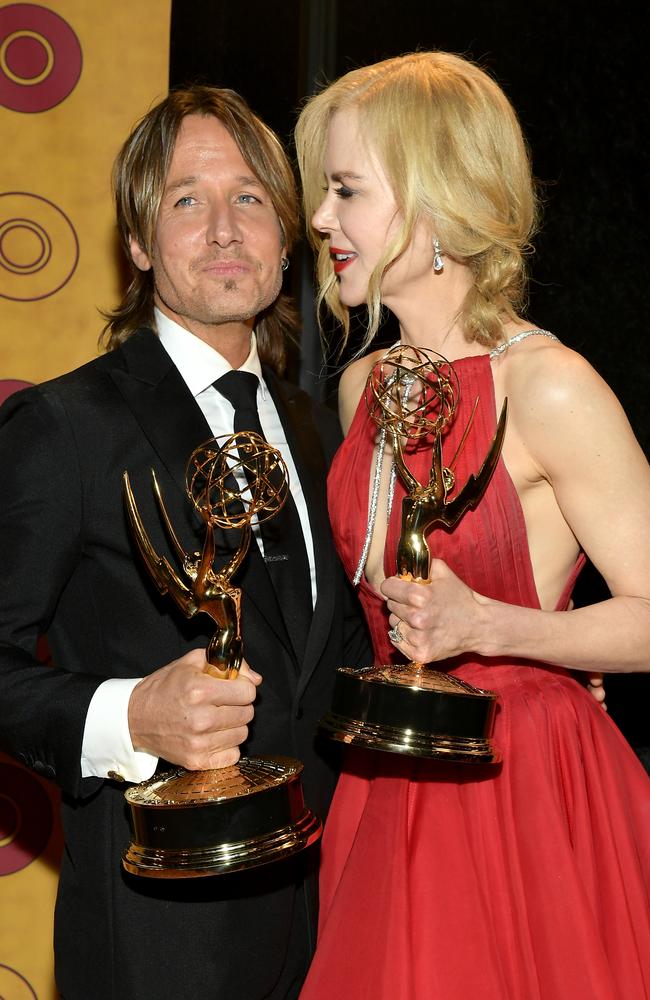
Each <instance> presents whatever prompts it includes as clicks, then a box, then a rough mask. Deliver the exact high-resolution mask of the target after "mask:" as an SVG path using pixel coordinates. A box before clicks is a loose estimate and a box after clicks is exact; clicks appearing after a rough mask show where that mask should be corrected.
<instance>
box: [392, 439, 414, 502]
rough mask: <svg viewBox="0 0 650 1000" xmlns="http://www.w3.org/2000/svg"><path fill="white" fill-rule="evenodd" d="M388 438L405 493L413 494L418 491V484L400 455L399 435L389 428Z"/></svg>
mask: <svg viewBox="0 0 650 1000" xmlns="http://www.w3.org/2000/svg"><path fill="white" fill-rule="evenodd" d="M390 436H391V439H392V445H393V461H394V462H395V465H396V466H397V469H398V471H399V474H400V476H401V477H402V480H403V482H404V485H405V486H406V492H407V493H415V491H416V490H419V489H420V484H419V482H418V481H417V479H416V478H415V476H414V475H413V473H412V472H411V470H410V469H409V467H408V466H407V464H406V462H405V461H404V456H403V455H402V444H401V442H400V439H399V433H398V431H397V429H396V428H395V427H391V428H390Z"/></svg>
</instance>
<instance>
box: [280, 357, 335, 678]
mask: <svg viewBox="0 0 650 1000" xmlns="http://www.w3.org/2000/svg"><path fill="white" fill-rule="evenodd" d="M264 379H265V381H266V384H267V385H268V387H269V391H270V393H271V395H272V397H273V401H274V403H275V406H276V409H277V411H278V414H279V416H280V420H281V422H282V426H283V428H284V432H285V434H286V438H287V443H288V445H289V449H290V451H291V454H292V456H293V460H294V462H295V464H296V469H297V471H298V477H299V479H300V483H301V485H302V490H303V493H304V497H305V503H306V505H307V513H308V515H309V526H310V528H311V536H312V541H313V545H314V560H315V563H316V593H317V598H316V607H315V608H314V614H313V618H312V623H311V628H310V630H309V635H308V637H307V646H306V650H305V658H304V667H303V670H302V672H301V675H300V679H299V682H298V694H299V695H300V694H301V693H302V691H303V690H304V689H305V687H306V686H307V683H308V682H309V679H310V677H311V675H312V673H313V671H314V669H315V667H316V664H317V663H318V660H319V658H320V656H321V654H322V652H323V649H324V646H325V643H326V642H327V637H328V634H329V631H330V628H331V623H332V615H333V613H334V566H335V555H334V544H333V542H332V537H331V532H330V526H329V518H328V514H327V503H326V502H325V499H324V498H325V490H326V482H327V467H326V462H325V455H324V452H323V446H322V444H321V441H320V438H319V437H318V434H317V431H316V428H315V426H314V418H313V413H312V410H311V406H310V401H309V398H308V397H306V396H305V394H304V393H303V392H301V391H300V390H299V389H297V388H295V387H294V386H291V385H289V384H288V383H286V382H284V383H281V382H280V380H279V379H278V378H277V376H276V375H275V373H274V372H273V371H272V370H271V369H268V368H266V367H265V368H264Z"/></svg>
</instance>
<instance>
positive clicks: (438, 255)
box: [433, 239, 445, 274]
mask: <svg viewBox="0 0 650 1000" xmlns="http://www.w3.org/2000/svg"><path fill="white" fill-rule="evenodd" d="M444 268H445V265H444V263H443V260H442V251H441V250H440V240H438V239H435V240H434V241H433V270H434V271H435V272H436V274H440V272H441V271H444Z"/></svg>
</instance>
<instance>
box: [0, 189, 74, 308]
mask: <svg viewBox="0 0 650 1000" xmlns="http://www.w3.org/2000/svg"><path fill="white" fill-rule="evenodd" d="M78 260H79V240H78V239H77V234H76V232H75V229H74V226H73V225H72V223H71V222H70V219H69V218H68V216H67V215H66V214H65V212H63V211H62V210H61V209H60V208H59V207H58V205H55V204H54V202H52V201H48V199H47V198H42V197H41V196H40V195H37V194H28V193H27V192H26V191H10V192H8V193H6V194H0V298H3V299H11V300H12V301H14V302H35V301H36V300H37V299H46V298H47V297H48V296H49V295H54V293H55V292H58V291H59V289H61V288H63V286H64V285H65V284H67V282H68V281H69V280H70V278H71V277H72V275H73V273H74V270H75V268H76V266H77V261H78Z"/></svg>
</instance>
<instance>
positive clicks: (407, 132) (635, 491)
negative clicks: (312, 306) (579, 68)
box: [296, 52, 650, 1000]
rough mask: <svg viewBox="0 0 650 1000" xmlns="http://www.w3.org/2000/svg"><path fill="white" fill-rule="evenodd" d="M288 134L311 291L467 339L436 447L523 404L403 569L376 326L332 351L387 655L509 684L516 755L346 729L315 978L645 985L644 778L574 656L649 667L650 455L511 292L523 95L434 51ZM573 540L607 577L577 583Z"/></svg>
mask: <svg viewBox="0 0 650 1000" xmlns="http://www.w3.org/2000/svg"><path fill="white" fill-rule="evenodd" d="M296 141H297V149H298V157H299V164H300V169H301V173H302V179H303V186H304V191H305V203H306V213H307V214H306V217H307V218H308V219H310V220H311V227H312V238H313V242H314V244H315V247H316V249H317V252H318V270H319V278H320V283H321V291H320V301H321V304H322V303H323V302H324V303H326V304H327V305H328V306H329V307H330V308H331V309H332V311H333V312H334V313H335V315H336V316H337V317H338V318H339V319H340V320H341V321H342V324H343V327H344V331H346V333H347V326H348V310H349V309H350V308H351V307H354V306H358V305H360V304H362V303H364V302H365V303H367V305H368V310H369V326H368V335H367V338H366V343H365V346H366V347H367V346H369V345H370V343H371V341H372V338H373V337H374V335H375V333H376V331H377V327H378V322H379V315H380V309H381V307H382V306H385V307H387V308H388V309H390V310H391V311H392V312H393V313H394V314H395V316H396V317H397V319H398V320H399V324H400V340H401V343H402V344H405V345H413V346H416V347H419V348H429V349H431V350H433V351H436V352H439V353H440V354H442V355H444V357H446V358H447V359H449V361H451V362H452V363H453V365H454V369H455V371H456V373H457V375H458V378H459V381H460V387H461V401H460V406H459V412H458V414H457V417H456V419H455V420H454V422H453V424H452V426H451V428H450V430H449V432H448V434H447V435H446V437H445V439H444V451H445V455H446V456H447V457H448V456H450V455H453V454H454V451H455V449H456V447H457V446H458V443H459V439H460V437H461V435H462V432H463V430H464V428H465V424H466V422H467V418H468V416H469V410H470V409H471V406H472V404H473V401H474V399H475V398H476V397H477V396H479V397H480V402H479V406H478V410H477V413H476V417H475V420H474V423H473V425H472V428H471V431H470V434H469V436H468V438H467V440H466V442H465V444H464V446H463V449H462V452H461V454H460V457H459V458H458V461H457V464H456V468H455V473H456V480H457V482H458V483H459V484H461V485H462V483H463V482H464V481H465V480H466V478H467V476H468V475H469V474H470V473H471V472H475V471H477V469H478V467H479V466H480V464H481V461H482V460H483V458H484V456H485V454H486V451H487V449H488V447H489V444H490V441H491V439H492V436H493V434H494V431H495V424H496V414H497V413H498V412H499V411H500V409H501V405H502V403H503V400H504V399H505V398H506V397H507V399H508V407H509V415H508V425H507V431H506V436H505V441H504V445H503V452H502V457H501V460H500V462H499V464H498V466H497V469H496V472H495V474H494V476H493V478H492V481H491V482H490V485H489V487H488V489H487V491H486V493H485V496H484V497H483V499H482V501H481V502H480V504H479V505H478V507H477V509H476V510H475V511H473V512H471V513H468V514H467V515H466V516H465V517H464V518H463V520H462V521H461V522H460V524H459V525H457V527H456V528H455V529H454V530H453V531H452V532H445V531H441V530H438V531H434V532H433V533H432V534H431V536H430V537H429V545H430V548H431V550H432V556H433V558H432V564H431V583H430V584H429V585H428V586H422V585H421V584H418V583H415V582H412V581H411V582H409V581H406V580H402V579H399V578H397V577H396V576H395V575H394V574H395V565H396V563H395V551H396V547H397V538H398V533H399V523H398V522H399V508H400V500H401V498H402V497H403V496H404V491H403V489H402V488H401V485H400V483H399V480H398V482H397V484H396V487H395V497H394V502H393V505H392V514H391V515H390V516H388V515H387V496H386V494H387V491H388V483H389V480H390V466H391V464H392V459H391V455H390V449H389V448H388V447H387V446H386V447H385V448H384V449H383V454H382V455H380V456H379V466H380V469H381V473H382V474H381V476H380V479H379V482H380V486H379V499H378V502H377V504H376V514H375V516H374V525H371V527H369V526H368V519H367V517H366V511H367V510H368V501H369V483H370V480H371V477H372V476H374V470H375V464H376V462H377V460H378V459H377V450H378V445H377V430H376V427H375V425H374V424H373V423H372V421H371V419H370V418H369V416H368V412H367V407H366V402H365V400H364V398H363V397H364V387H365V384H366V379H367V376H368V374H369V372H370V370H371V368H372V366H373V364H374V363H375V362H376V361H377V359H378V357H380V356H381V353H382V352H377V351H375V352H371V353H370V354H368V355H367V356H366V357H362V358H360V359H358V360H356V361H355V362H354V363H353V364H351V365H350V366H349V368H348V369H347V370H346V371H345V373H344V374H343V377H342V379H341V388H340V393H341V404H340V411H341V418H342V422H343V424H344V429H345V431H346V433H347V437H346V440H345V442H344V444H343V445H342V447H341V449H340V451H339V453H338V455H337V457H336V459H335V462H334V464H333V467H332V470H331V474H330V480H329V495H330V511H331V516H332V520H333V525H334V531H335V536H336V538H337V545H338V547H339V549H340V552H341V555H342V557H343V560H344V562H345V564H346V567H347V569H348V572H349V574H350V576H351V577H353V576H354V574H355V572H357V571H358V573H359V574H360V576H361V580H360V596H361V599H362V601H363V604H364V608H365V612H366V615H367V618H368V622H369V625H370V628H371V633H372V636H373V642H374V647H375V656H376V660H377V662H378V663H386V662H390V661H393V662H399V661H401V660H404V659H407V660H408V659H415V660H418V661H423V662H432V663H434V664H435V665H436V666H437V667H438V668H439V669H443V670H447V671H450V672H453V673H454V674H456V675H457V676H459V677H461V678H463V679H464V680H466V681H468V682H470V683H472V684H475V685H476V686H479V687H483V688H488V689H491V690H493V691H495V692H496V693H497V694H498V696H499V705H500V708H499V712H498V715H497V721H496V727H495V733H494V736H495V741H496V743H497V744H498V745H499V747H500V748H501V749H502V751H503V754H504V760H503V764H502V765H501V766H498V767H489V766H486V767H480V768H479V767H477V766H476V765H472V766H466V767H464V768H461V767H459V766H458V765H456V766H454V765H439V764H433V763H431V762H424V761H413V760H412V759H405V758H401V757H393V756H391V755H388V754H382V753H368V752H364V751H350V752H349V756H348V758H347V761H346V765H345V767H344V771H343V774H342V776H341V778H340V781H339V785H338V789H337V792H336V796H335V800H334V803H333V806H332V810H331V813H330V818H329V820H328V825H327V829H326V832H325V837H324V842H323V861H322V877H321V924H320V932H319V935H320V936H319V944H318V948H317V952H316V957H315V960H314V964H313V966H312V969H311V972H310V975H309V977H308V980H307V983H306V985H305V987H304V991H303V994H302V997H303V1000H322V998H325V997H336V998H337V1000H346V998H353V997H354V998H355V1000H359V998H365V997H368V998H370V997H372V998H373V1000H389V998H390V1000H400V998H403V1000H420V998H429V997H431V998H439V1000H469V998H475V997H480V998H481V1000H565V998H566V1000H587V998H588V1000H641V998H644V997H647V996H648V995H650V920H649V905H648V902H649V901H648V889H647V886H648V875H650V855H649V851H648V820H649V819H650V796H649V784H650V783H649V782H648V780H647V777H646V775H645V773H644V772H643V770H642V768H641V766H640V764H639V762H638V761H637V759H636V758H635V756H634V755H633V753H632V751H631V750H630V749H629V747H628V746H627V744H626V743H625V741H624V740H623V738H622V736H621V735H620V733H619V732H618V730H617V729H616V727H615V726H614V725H613V723H612V722H611V721H610V719H609V718H608V717H607V716H606V715H605V713H604V712H603V709H602V707H600V706H599V705H598V704H597V703H596V701H595V700H594V699H593V698H591V697H590V696H589V694H588V692H587V691H586V689H585V687H584V686H583V685H581V684H580V683H578V681H577V680H576V679H575V677H574V672H575V671H585V672H590V671H605V672H607V671H635V670H643V669H647V666H648V649H649V648H650V544H649V541H648V531H647V525H648V522H649V518H650V474H649V471H648V466H647V463H646V462H645V459H644V457H643V454H642V452H641V450H640V448H639V446H638V444H637V442H636V441H635V439H634V436H633V434H632V432H631V430H630V427H629V425H628V423H627V420H626V419H625V416H624V414H623V413H622V411H621V408H620V406H619V404H618V403H617V401H616V399H615V398H614V396H613V395H612V393H611V392H610V390H609V389H608V388H607V386H606V385H605V384H604V383H603V382H602V380H601V379H600V378H599V377H598V375H597V374H596V373H595V372H594V371H593V370H592V369H591V368H590V366H589V365H588V364H587V362H586V361H585V360H584V359H583V358H581V357H579V356H578V355H576V354H575V353H574V352H573V351H571V350H569V349H568V348H567V347H565V346H563V345H562V344H561V343H560V341H559V340H557V339H556V338H555V337H554V336H553V335H552V334H550V333H549V332H548V331H542V330H537V329H536V328H535V327H534V326H533V324H531V323H529V322H526V321H525V320H524V319H523V318H522V317H521V316H520V314H519V313H518V312H517V308H518V304H519V303H520V302H521V296H522V292H523V289H524V258H525V254H526V252H527V250H528V246H529V243H528V241H529V238H530V235H531V232H532V230H533V227H534V222H535V199H534V194H533V185H532V181H531V174H530V167H529V161H528V156H527V153H526V148H525V144H524V141H523V138H522V135H521V131H520V127H519V124H518V122H517V119H516V116H515V114H514V112H513V110H512V108H511V106H510V104H509V103H508V101H507V99H506V97H505V96H504V94H503V93H502V92H501V91H500V89H499V88H498V87H497V86H496V84H495V83H494V82H493V81H492V80H491V79H490V78H489V77H488V76H487V75H486V74H485V73H484V72H482V71H481V70H480V69H478V68H477V67H476V66H474V65H472V64H471V63H469V62H467V61H465V60H464V59H461V58H459V57H456V56H452V55H448V54H445V53H442V52H437V53H418V54H415V55H410V56H404V57H400V58H397V59H390V60H387V61H386V62H383V63H379V64H377V65H375V66H370V67H367V68H365V69H360V70H355V71H353V72H351V73H348V74H347V75H346V76H344V77H343V78H342V79H341V80H339V81H338V82H336V83H334V84H333V85H332V86H330V87H329V88H327V89H326V90H324V91H323V92H322V93H321V94H319V95H317V96H316V97H315V98H313V99H312V100H311V101H310V102H309V103H308V104H307V106H306V107H305V109H304V110H303V112H302V114H301V116H300V120H299V123H298V128H297V133H296ZM430 461H431V448H430V445H429V446H428V448H426V449H421V450H420V451H419V452H416V454H415V455H412V456H410V457H409V462H410V464H411V469H412V471H413V472H414V474H415V476H416V478H417V479H419V480H420V482H422V480H423V479H426V475H427V470H428V467H429V465H430ZM372 507H373V508H374V507H375V504H372ZM370 520H371V522H372V520H373V519H372V518H370ZM367 531H371V538H370V544H369V548H368V551H367V558H366V559H365V563H364V561H363V560H361V563H360V556H361V553H362V551H363V550H364V540H365V539H366V533H367ZM585 554H586V555H587V556H589V558H590V559H592V561H593V562H594V564H595V565H596V566H597V568H598V569H599V570H600V572H601V573H602V574H603V576H604V577H605V579H606V581H607V583H608V585H609V588H610V590H611V593H612V595H613V596H612V597H611V599H609V600H607V601H604V602H602V603H600V604H598V605H595V606H592V607H588V608H580V609H575V610H569V609H570V608H571V607H572V606H571V603H570V597H571V589H572V587H573V584H574V582H575V579H576V576H577V574H578V572H579V570H580V568H581V566H582V564H583V562H584V558H585Z"/></svg>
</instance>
